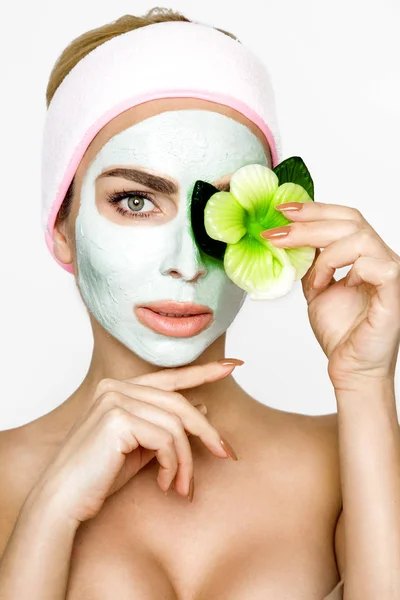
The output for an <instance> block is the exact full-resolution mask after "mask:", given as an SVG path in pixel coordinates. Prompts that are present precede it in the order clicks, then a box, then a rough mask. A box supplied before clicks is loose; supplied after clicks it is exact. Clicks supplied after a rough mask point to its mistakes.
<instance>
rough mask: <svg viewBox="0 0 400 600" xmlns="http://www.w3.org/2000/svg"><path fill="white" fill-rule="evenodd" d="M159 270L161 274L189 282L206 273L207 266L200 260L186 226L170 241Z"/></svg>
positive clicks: (198, 252)
mask: <svg viewBox="0 0 400 600" xmlns="http://www.w3.org/2000/svg"><path fill="white" fill-rule="evenodd" d="M161 272H162V274H163V275H167V276H169V277H173V278H174V279H184V280H185V281H187V282H190V283H196V282H197V281H198V280H199V279H200V278H201V277H205V276H206V275H207V268H206V266H205V265H204V263H203V262H202V259H201V255H200V250H199V248H198V246H197V244H196V242H195V241H194V238H193V233H192V231H191V228H190V229H189V228H187V229H186V230H185V231H183V232H182V233H180V234H179V235H176V236H175V237H174V239H172V240H171V241H170V244H169V248H168V249H167V252H166V254H165V258H164V260H163V261H162V264H161Z"/></svg>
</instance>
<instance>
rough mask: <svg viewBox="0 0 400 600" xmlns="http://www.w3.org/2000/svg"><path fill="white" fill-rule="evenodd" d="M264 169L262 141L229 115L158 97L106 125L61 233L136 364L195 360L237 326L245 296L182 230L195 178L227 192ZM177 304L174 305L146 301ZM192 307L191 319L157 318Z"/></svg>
mask: <svg viewBox="0 0 400 600" xmlns="http://www.w3.org/2000/svg"><path fill="white" fill-rule="evenodd" d="M254 163H258V164H263V165H266V166H271V158H270V153H269V150H268V146H267V142H266V141H264V139H263V136H262V134H261V132H260V131H259V130H258V129H257V128H256V126H255V125H253V124H252V123H250V122H248V121H247V119H246V118H245V117H243V116H242V115H239V113H236V111H233V110H232V109H229V108H227V107H223V106H221V105H218V104H214V103H211V102H208V101H201V100H193V99H166V100H156V101H152V102H147V103H145V104H143V105H141V106H138V107H134V108H132V109H130V110H128V111H126V112H125V113H123V114H122V115H119V116H118V117H117V118H115V119H114V120H113V121H111V122H110V123H108V124H107V126H105V127H104V128H103V129H102V130H101V132H99V134H98V135H97V136H96V138H95V139H94V140H93V142H92V144H91V145H90V147H89V148H88V150H87V152H86V154H85V156H84V158H83V159H82V162H81V164H80V166H79V168H78V171H77V173H76V177H75V181H76V188H75V189H76V193H75V198H74V202H73V206H72V213H71V216H70V218H69V222H68V226H69V229H70V231H71V232H72V233H73V235H72V236H71V238H72V240H73V245H74V246H75V247H74V248H73V249H71V250H72V259H73V260H72V262H73V263H74V269H75V273H76V281H77V285H78V288H79V291H80V293H81V295H82V298H83V300H84V302H85V304H86V306H87V308H88V310H89V311H90V313H91V314H92V315H93V316H94V318H95V319H96V320H97V321H98V323H99V324H100V325H101V326H102V327H103V328H104V329H106V330H107V331H108V332H109V333H110V334H111V335H112V336H114V337H115V338H116V339H118V340H119V341H120V342H121V343H122V344H124V345H125V346H126V347H128V348H129V349H130V350H131V351H132V352H134V353H135V354H137V355H138V356H140V357H141V358H142V359H143V360H146V361H147V362H150V363H152V364H156V365H159V366H167V367H172V366H180V365H183V364H188V363H190V362H192V361H193V360H195V359H196V358H197V357H198V356H199V355H200V354H201V353H202V352H204V350H205V349H206V348H207V347H208V346H209V345H210V344H211V343H212V342H213V341H214V340H216V339H217V338H218V337H219V336H220V335H221V334H223V333H224V332H225V331H226V329H227V328H228V327H229V325H230V324H231V323H232V321H233V320H234V318H235V316H236V315H237V313H238V312H239V310H240V307H241V305H242V303H243V301H244V296H245V294H244V292H243V290H241V289H240V288H238V287H237V286H236V285H235V284H234V283H233V282H232V281H231V280H230V279H229V278H228V277H227V276H226V274H225V271H224V269H223V265H222V263H221V262H220V261H216V260H214V259H212V258H210V257H208V256H206V255H205V254H203V253H202V252H201V250H200V249H199V247H198V246H197V243H196V241H195V239H194V236H193V233H192V228H191V221H190V201H191V195H192V191H193V187H194V184H195V182H196V181H197V180H198V179H201V180H203V181H207V182H209V183H213V185H215V186H216V187H219V188H220V189H228V187H227V186H228V185H229V180H230V176H231V175H232V173H233V172H234V171H236V170H237V169H239V168H240V167H242V166H244V165H246V164H254ZM168 301H175V302H177V303H180V304H178V305H176V306H172V305H170V306H163V305H162V306H156V305H155V304H152V309H153V310H151V309H150V308H146V307H149V305H150V303H164V302H168ZM181 303H192V305H191V306H188V305H186V308H188V309H189V311H190V312H195V310H196V306H195V307H193V304H195V305H197V307H198V305H199V306H200V309H199V310H201V311H203V313H204V312H206V314H203V315H202V316H199V315H198V316H197V317H183V318H182V317H181V318H179V317H174V316H167V315H161V316H160V315H159V312H163V313H169V314H172V313H175V314H176V313H179V311H180V310H182V312H183V311H184V308H185V306H184V304H181Z"/></svg>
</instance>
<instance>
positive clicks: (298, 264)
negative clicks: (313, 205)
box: [191, 156, 316, 300]
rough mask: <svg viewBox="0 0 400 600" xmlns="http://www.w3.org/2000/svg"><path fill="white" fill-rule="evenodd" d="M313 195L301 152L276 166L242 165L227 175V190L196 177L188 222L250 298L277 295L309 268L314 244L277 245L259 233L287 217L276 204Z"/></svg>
mask: <svg viewBox="0 0 400 600" xmlns="http://www.w3.org/2000/svg"><path fill="white" fill-rule="evenodd" d="M313 200H314V185H313V181H312V179H311V176H310V173H309V171H308V169H307V167H306V165H305V164H304V162H303V160H302V159H301V158H300V157H298V156H292V157H290V158H288V159H286V160H285V161H283V162H281V163H280V164H279V165H277V166H276V167H275V169H269V168H268V167H265V166H264V165H259V164H254V165H247V166H244V167H242V168H240V169H238V170H237V171H236V172H235V173H234V174H233V175H232V178H231V183H230V192H221V191H219V190H217V189H216V188H215V187H214V186H212V185H211V184H209V183H207V182H204V181H197V182H196V184H195V187H194V190H193V196H192V204H191V211H192V228H193V232H194V235H195V238H196V240H197V243H198V245H199V246H200V248H201V249H202V250H203V252H205V253H206V254H208V255H209V256H212V257H213V258H217V259H220V260H223V264H224V269H225V272H226V274H227V275H228V277H229V278H230V279H231V280H232V281H233V282H234V283H235V284H236V285H237V286H238V287H240V288H242V289H243V290H245V291H246V292H248V293H249V294H250V298H251V299H253V300H262V299H274V298H279V297H280V296H284V295H285V294H287V293H288V292H289V291H290V289H291V287H292V285H293V282H294V281H296V280H298V279H301V278H302V277H303V276H304V274H305V273H306V272H307V271H308V269H309V268H310V265H311V264H312V262H313V260H314V256H315V252H316V249H315V248H312V247H311V246H305V247H302V248H288V249H285V248H277V247H276V246H274V245H273V244H272V243H271V242H269V240H266V239H263V238H261V237H260V233H261V231H265V230H266V229H272V228H273V227H280V226H282V225H287V224H289V223H290V222H291V221H289V220H288V219H286V217H285V216H284V215H283V214H282V213H280V212H279V211H277V210H275V208H274V207H275V205H276V204H281V203H286V202H312V201H313Z"/></svg>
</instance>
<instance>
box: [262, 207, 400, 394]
mask: <svg viewBox="0 0 400 600" xmlns="http://www.w3.org/2000/svg"><path fill="white" fill-rule="evenodd" d="M293 205H294V206H296V205H297V206H301V210H298V211H289V210H284V211H283V209H287V208H288V207H290V206H293ZM275 208H277V209H278V210H282V211H283V212H284V214H285V216H286V218H288V219H290V220H292V221H295V222H294V223H293V224H291V225H288V226H286V227H279V228H276V229H270V230H268V232H265V233H263V237H267V236H266V235H265V234H266V233H273V232H278V231H285V230H289V231H290V234H289V235H288V236H286V237H283V238H276V239H270V240H269V241H271V242H273V244H274V245H276V246H277V247H279V248H296V247H301V246H313V247H315V248H317V252H316V256H315V260H314V263H313V265H312V267H313V268H310V270H309V271H308V272H307V273H306V275H305V276H304V278H303V279H302V283H303V291H304V295H305V298H306V300H307V303H308V315H309V319H310V323H311V327H312V330H313V331H314V334H315V336H316V338H317V340H318V342H319V344H320V345H321V347H322V349H323V351H324V352H325V354H326V356H327V357H328V359H329V366H328V373H329V377H330V379H331V381H332V383H333V385H334V387H335V388H339V387H341V386H343V387H345V386H346V385H347V383H348V382H352V381H353V380H357V379H359V376H361V377H362V378H364V380H365V381H367V379H366V378H368V377H373V378H377V379H385V378H388V377H393V376H394V373H395V366H396V360H397V355H398V350H399V343H400V257H399V256H398V255H397V254H396V253H395V252H394V251H393V250H391V248H389V247H388V246H387V245H386V244H385V242H384V241H383V240H382V239H381V238H380V237H379V235H378V234H377V233H376V231H375V230H374V229H373V228H372V227H371V225H370V224H369V223H368V222H367V221H366V220H365V218H364V217H363V216H362V214H361V213H360V212H359V211H358V210H357V209H356V208H351V207H348V206H340V205H336V204H323V203H320V202H304V203H287V204H283V205H277V206H276V207H275ZM320 248H323V249H324V250H323V251H322V252H321V250H320ZM347 265H352V267H351V269H350V271H349V273H348V274H347V275H346V277H345V278H343V279H341V280H339V281H336V280H335V279H334V277H333V274H334V273H335V270H336V269H337V268H340V267H345V266H347Z"/></svg>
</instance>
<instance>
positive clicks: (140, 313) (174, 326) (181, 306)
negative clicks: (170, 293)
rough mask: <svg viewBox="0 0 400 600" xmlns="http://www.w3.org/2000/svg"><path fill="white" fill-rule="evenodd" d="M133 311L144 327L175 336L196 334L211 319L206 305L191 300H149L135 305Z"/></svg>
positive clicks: (210, 313)
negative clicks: (142, 304) (146, 302)
mask: <svg viewBox="0 0 400 600" xmlns="http://www.w3.org/2000/svg"><path fill="white" fill-rule="evenodd" d="M135 313H136V316H137V318H138V319H139V321H140V322H141V323H142V324H143V325H145V326H146V327H149V328H150V329H152V330H153V331H155V332H157V333H161V334H163V335H168V336H169V337H177V338H178V337H191V336H193V335H197V334H198V333H200V332H201V331H203V329H206V327H208V326H209V325H211V323H212V321H213V313H212V310H211V309H209V308H208V306H202V305H200V304H193V303H192V302H150V303H149V304H146V305H145V306H136V307H135ZM160 313H162V314H160ZM171 315H178V316H171Z"/></svg>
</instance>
